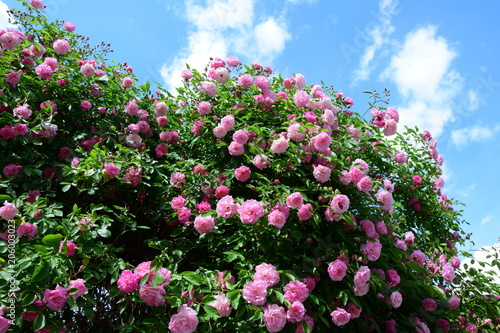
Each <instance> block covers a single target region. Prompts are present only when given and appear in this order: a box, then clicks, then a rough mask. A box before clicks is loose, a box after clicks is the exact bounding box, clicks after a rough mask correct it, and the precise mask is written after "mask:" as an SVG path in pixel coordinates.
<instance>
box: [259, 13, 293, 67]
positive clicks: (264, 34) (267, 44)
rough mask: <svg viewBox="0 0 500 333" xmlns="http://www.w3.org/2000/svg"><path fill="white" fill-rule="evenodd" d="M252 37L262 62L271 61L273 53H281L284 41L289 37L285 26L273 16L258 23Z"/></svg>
mask: <svg viewBox="0 0 500 333" xmlns="http://www.w3.org/2000/svg"><path fill="white" fill-rule="evenodd" d="M254 37H255V41H256V42H257V49H258V50H259V53H260V57H261V59H262V61H263V62H266V60H267V61H272V59H273V57H274V55H275V54H279V53H281V52H282V51H283V50H284V48H285V43H286V41H287V40H288V39H290V37H291V36H290V34H289V33H288V32H287V30H286V26H284V25H283V24H279V23H277V22H276V21H275V19H274V18H273V17H270V18H268V19H267V20H266V21H265V22H262V23H260V24H258V25H257V26H256V27H255V29H254Z"/></svg>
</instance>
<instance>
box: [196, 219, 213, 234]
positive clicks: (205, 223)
mask: <svg viewBox="0 0 500 333" xmlns="http://www.w3.org/2000/svg"><path fill="white" fill-rule="evenodd" d="M215 223H216V221H215V219H214V218H213V217H212V216H201V215H198V216H196V217H195V218H194V228H195V229H196V231H198V232H199V233H200V234H208V233H210V232H212V230H213V229H214V227H215Z"/></svg>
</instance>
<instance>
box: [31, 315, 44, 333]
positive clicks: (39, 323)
mask: <svg viewBox="0 0 500 333" xmlns="http://www.w3.org/2000/svg"><path fill="white" fill-rule="evenodd" d="M44 327H45V316H44V315H43V313H40V314H39V315H38V316H36V318H35V321H34V322H33V331H38V330H41V329H42V328H44Z"/></svg>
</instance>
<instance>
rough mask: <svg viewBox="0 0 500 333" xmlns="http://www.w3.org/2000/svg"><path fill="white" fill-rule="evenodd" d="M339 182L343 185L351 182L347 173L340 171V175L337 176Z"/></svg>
mask: <svg viewBox="0 0 500 333" xmlns="http://www.w3.org/2000/svg"><path fill="white" fill-rule="evenodd" d="M339 180H340V182H341V183H342V184H343V185H349V184H350V183H351V181H352V178H351V174H350V173H349V171H347V170H342V175H339Z"/></svg>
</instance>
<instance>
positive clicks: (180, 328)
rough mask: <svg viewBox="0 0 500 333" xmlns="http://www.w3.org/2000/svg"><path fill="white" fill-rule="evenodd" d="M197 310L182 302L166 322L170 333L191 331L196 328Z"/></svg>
mask: <svg viewBox="0 0 500 333" xmlns="http://www.w3.org/2000/svg"><path fill="white" fill-rule="evenodd" d="M197 314H198V312H196V311H195V310H193V309H191V308H190V307H188V306H187V305H186V304H182V306H181V308H180V309H179V312H177V313H176V314H174V315H173V316H172V318H170V322H169V323H168V329H169V330H170V331H171V332H172V333H192V332H194V331H195V330H196V327H197V326H198V317H196V315H197Z"/></svg>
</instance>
